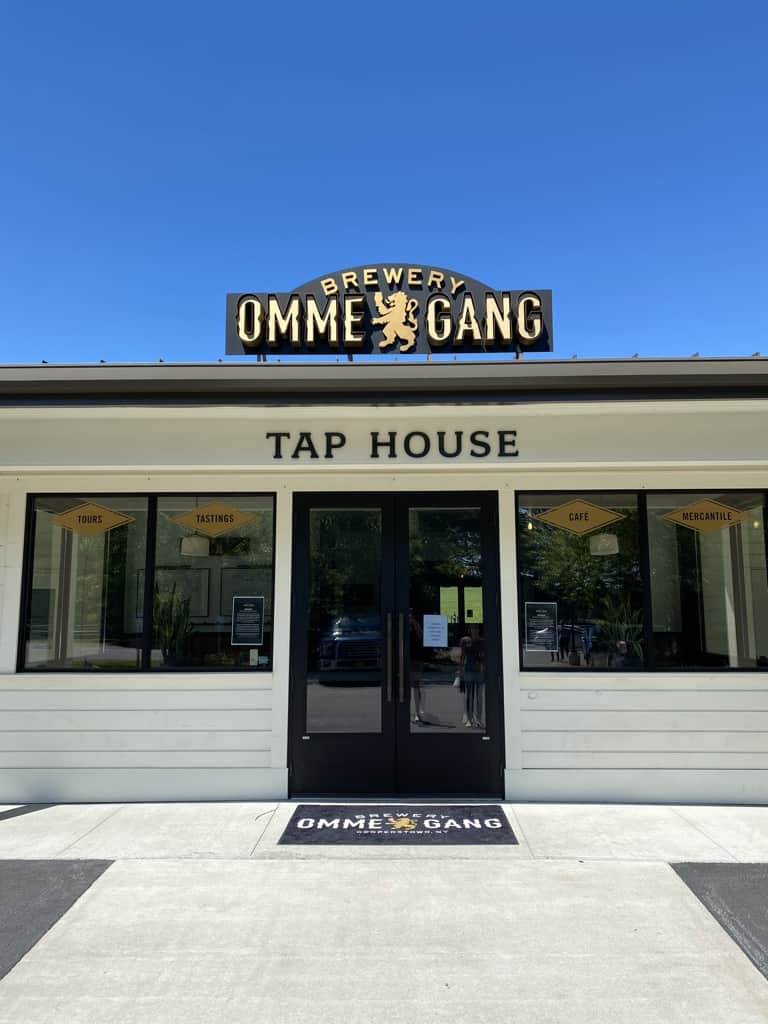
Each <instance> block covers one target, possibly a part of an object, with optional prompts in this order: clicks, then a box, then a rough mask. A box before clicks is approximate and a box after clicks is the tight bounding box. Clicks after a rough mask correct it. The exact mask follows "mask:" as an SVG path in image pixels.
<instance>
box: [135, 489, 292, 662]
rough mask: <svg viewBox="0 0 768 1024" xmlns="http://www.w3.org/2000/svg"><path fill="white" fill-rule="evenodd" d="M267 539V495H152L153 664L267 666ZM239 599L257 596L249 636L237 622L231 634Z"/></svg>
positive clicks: (269, 641)
mask: <svg viewBox="0 0 768 1024" xmlns="http://www.w3.org/2000/svg"><path fill="white" fill-rule="evenodd" d="M272 536H273V514H272V499H271V498H270V497H265V496H261V495H229V496H227V497H216V496H211V495H206V496H201V497H190V496H189V495H181V496H177V497H164V498H158V503H157V535H156V543H155V559H154V562H155V572H154V580H155V585H154V592H153V602H154V603H153V616H154V635H153V638H152V655H151V665H152V667H153V668H166V669H185V668H201V667H202V668H229V667H235V666H239V667H241V668H248V667H251V668H264V667H269V666H270V665H271V663H272ZM245 598H252V599H254V598H260V599H261V601H260V602H258V603H257V604H256V615H257V616H258V615H259V608H260V607H262V606H263V622H262V627H263V628H262V629H261V636H259V635H258V634H259V632H260V631H259V628H258V626H259V623H258V622H256V623H253V622H251V623H250V625H251V627H253V628H254V629H255V632H254V633H251V634H248V633H246V635H245V636H242V637H241V636H238V635H236V634H237V633H238V632H239V626H238V623H237V622H235V627H236V628H235V629H234V631H233V621H232V617H233V607H235V605H237V608H236V610H235V615H236V617H237V616H238V615H240V612H239V611H238V610H237V609H239V608H240V607H241V606H242V605H243V599H245ZM233 640H234V641H235V642H234V643H233ZM249 640H252V641H253V643H252V644H251V643H249V642H248V641H249ZM259 640H260V642H256V641H259Z"/></svg>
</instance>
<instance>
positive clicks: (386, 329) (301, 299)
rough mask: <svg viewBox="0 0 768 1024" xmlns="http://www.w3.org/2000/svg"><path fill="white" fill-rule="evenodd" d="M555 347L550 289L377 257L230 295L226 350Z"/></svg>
mask: <svg viewBox="0 0 768 1024" xmlns="http://www.w3.org/2000/svg"><path fill="white" fill-rule="evenodd" d="M551 350H552V292H551V291H549V290H547V289H524V290H518V291H506V290H505V291H498V290H496V289H494V288H491V287H490V286H489V285H486V284H483V283H482V282H480V281H476V280H475V279H474V278H471V277H466V276H465V275H463V274H458V273H456V272H455V271H451V270H444V269H441V268H438V267H428V266H422V265H413V264H408V263H392V264H373V265H369V266H361V267H353V268H352V269H350V270H341V271H338V272H337V273H335V274H329V275H328V276H327V277H318V278H316V279H315V280H314V281H308V282H307V283H306V284H303V285H300V286H299V287H297V288H294V289H293V290H292V291H290V292H278V293H272V292H235V293H232V294H230V295H228V296H227V327H226V351H227V354H229V355H244V354H245V355H257V356H258V355H261V356H263V355H268V354H276V355H334V354H335V355H338V354H340V353H344V354H354V353H369V354H370V353H382V354H390V353H398V354H399V353H409V352H413V353H429V352H442V353H445V354H454V353H460V352H465V353H471V352H495V353H497V354H506V353H513V354H514V353H517V352H521V351H537V352H548V351H551Z"/></svg>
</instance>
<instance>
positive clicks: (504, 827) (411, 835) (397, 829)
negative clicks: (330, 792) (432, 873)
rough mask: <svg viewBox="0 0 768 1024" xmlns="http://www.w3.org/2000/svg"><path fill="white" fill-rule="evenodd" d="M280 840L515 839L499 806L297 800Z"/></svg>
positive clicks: (406, 842)
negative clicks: (306, 802)
mask: <svg viewBox="0 0 768 1024" xmlns="http://www.w3.org/2000/svg"><path fill="white" fill-rule="evenodd" d="M279 842H280V843H300V844H314V843H320V844H327V843H338V844H339V845H352V844H357V845H362V846H366V845H368V846H370V845H374V844H382V843H388V844H390V845H395V846H458V845H464V844H468V843H479V844H481V845H485V844H489V843H510V844H514V845H517V838H516V836H515V833H514V832H513V831H512V829H511V828H510V825H509V822H508V821H507V816H506V815H505V814H504V811H503V810H502V809H501V807H499V805H498V804H469V805H465V804H440V805H439V806H434V805H427V804H409V803H402V804H386V805H383V804H299V806H298V807H297V808H296V810H295V811H294V812H293V816H292V817H291V820H290V821H289V822H288V824H287V826H286V828H285V831H284V832H283V834H282V836H281V837H280V839H279Z"/></svg>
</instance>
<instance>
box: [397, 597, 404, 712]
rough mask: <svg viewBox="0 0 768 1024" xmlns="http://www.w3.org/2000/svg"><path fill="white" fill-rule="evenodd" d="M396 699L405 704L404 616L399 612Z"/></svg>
mask: <svg viewBox="0 0 768 1024" xmlns="http://www.w3.org/2000/svg"><path fill="white" fill-rule="evenodd" d="M398 687H399V692H398V698H399V700H400V703H401V704H403V703H404V702H405V615H404V613H403V612H400V662H399V672H398Z"/></svg>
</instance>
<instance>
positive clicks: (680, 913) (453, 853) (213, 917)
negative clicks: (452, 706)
mask: <svg viewBox="0 0 768 1024" xmlns="http://www.w3.org/2000/svg"><path fill="white" fill-rule="evenodd" d="M382 802H384V801H382ZM411 803H413V802H411ZM351 806H352V808H354V805H351ZM294 807H295V805H294V804H291V803H280V804H255V803H250V804H243V803H238V804H152V805H149V804H143V805H90V806H89V805H79V806H52V807H47V808H45V809H41V810H37V811H31V812H30V813H19V814H17V815H16V816H15V817H3V814H2V811H3V810H11V809H10V808H0V902H2V887H3V885H4V884H5V885H6V887H7V886H13V885H14V884H18V883H14V877H19V874H18V873H19V867H18V865H16V864H14V862H18V861H24V862H26V861H38V862H40V861H43V862H47V863H46V864H45V865H43V866H42V867H41V868H40V870H43V869H44V872H46V873H47V874H44V875H43V876H40V877H45V878H48V877H49V876H51V877H52V876H55V874H56V872H57V871H59V872H61V871H64V870H65V869H67V867H68V865H70V864H71V863H72V861H78V862H83V863H84V868H83V870H86V866H88V865H93V867H92V868H90V867H89V868H88V869H89V870H91V872H92V875H93V878H95V881H93V882H92V884H91V885H90V888H87V889H86V890H85V891H84V893H82V888H83V884H84V883H83V882H82V880H81V881H80V882H78V885H79V888H78V889H77V890H76V891H74V892H73V895H72V897H71V901H70V902H71V906H70V909H68V910H66V908H64V910H63V912H62V916H60V917H59V919H58V920H57V921H56V923H54V924H53V926H52V927H51V928H50V930H49V931H47V932H46V933H45V934H42V937H41V938H40V939H39V941H37V943H36V944H35V945H33V946H32V948H30V949H29V951H28V952H26V955H23V956H22V958H21V959H20V960H19V962H18V963H16V966H15V967H13V968H12V969H11V970H10V972H9V973H8V974H7V975H6V977H5V978H4V979H3V980H2V981H0V1024H10V1022H11V1021H13V1022H14V1024H19V1022H23V1024H43V1022H46V1024H53V1022H56V1024H61V1022H64V1024H80V1022H83V1024H86V1022H87V1024H101V1022H104V1024H107V1022H109V1024H128V1022H130V1024H133V1022H137V1024H138V1022H142V1024H144V1022H158V1024H166V1022H167V1024H171V1022H173V1024H176V1022H182V1021H183V1022H185V1024H192V1022H207V1021H211V1022H213V1021H216V1022H225V1024H228V1022H233V1024H235V1022H240V1021H249V1022H253V1021H254V1020H260V1021H265V1022H268V1024H273V1022H274V1024H283V1022H285V1024H289V1022H290V1024H304V1022H307V1024H309V1022H310V1021H311V1022H313V1024H314V1022H318V1024H325V1022H326V1021H327V1022H330V1021H333V1022H334V1024H337V1022H347V1021H348V1022H354V1024H357V1022H361V1024H362V1022H365V1024H369V1022H371V1024H378V1022H380V1021H381V1022H384V1021H386V1022H387V1024H393V1022H400V1021H402V1022H409V1024H410V1022H414V1024H416V1022H419V1024H422V1022H426V1024H431V1022H438V1021H440V1022H443V1021H451V1022H462V1024H463V1022H464V1021H467V1022H473V1024H475V1022H477V1024H485V1022H487V1024H491V1022H494V1024H495V1022H502V1021H503V1022H505V1024H508V1022H516V1021H525V1022H530V1024H561V1022H562V1024H566V1022H568V1024H603V1022H605V1024H608V1022H610V1024H640V1022H642V1024H653V1022H659V1024H675V1022H678V1021H680V1022H683V1021H685V1022H686V1024H688V1022H689V1021H692V1020H693V1021H696V1022H697V1024H721V1022H722V1024H726V1022H727V1024H765V1022H766V1021H768V982H766V980H765V978H764V977H763V975H762V974H761V973H760V971H759V970H758V969H757V967H756V966H755V964H756V963H757V964H758V965H759V964H760V963H761V960H760V957H761V955H762V953H761V948H762V947H760V937H761V933H760V927H761V923H760V922H761V921H763V920H764V919H765V915H766V913H768V895H766V901H764V902H763V904H762V909H761V907H760V906H758V904H760V899H761V893H762V892H763V889H764V888H765V887H764V886H763V884H762V878H763V875H762V874H759V875H757V876H756V875H755V874H754V872H755V869H754V868H742V867H741V866H740V865H745V864H754V863H755V862H758V863H760V862H768V808H765V807H747V808H738V807H658V806H654V807H642V806H594V805H588V806H575V805H567V806H564V805H544V804H512V805H505V811H506V813H507V815H508V817H509V819H510V823H511V825H512V828H513V829H514V831H515V833H516V835H517V836H518V838H519V840H520V845H519V846H454V847H451V846H441V847H421V848H413V849H411V848H403V847H384V846H373V847H370V846H368V847H359V846H341V847H340V846H305V847H297V846H289V847H285V846H279V845H278V842H277V841H278V839H279V837H280V835H281V833H282V830H283V828H284V827H285V825H286V824H287V821H288V819H289V818H290V816H291V814H292V812H293V810H294ZM105 861H106V862H110V861H112V862H114V863H112V864H111V866H107V867H106V869H105V868H104V864H103V862H105ZM678 862H683V863H686V864H694V865H696V872H698V873H697V874H696V879H697V884H699V885H700V887H701V886H703V887H704V888H706V887H707V886H710V881H712V879H714V881H712V885H711V886H710V888H712V893H713V894H714V896H713V898H712V899H711V900H708V901H707V906H711V907H713V908H714V910H713V912H717V907H718V899H720V897H721V896H722V899H720V902H721V903H722V904H723V906H724V907H725V910H726V911H727V912H729V913H731V917H734V918H738V916H739V892H740V891H741V890H740V889H739V886H740V884H741V881H740V880H741V878H742V875H744V877H745V878H746V872H748V871H750V872H752V874H751V875H750V879H751V881H750V885H751V888H750V889H749V901H750V902H749V905H750V907H751V908H752V913H753V917H754V920H751V921H747V922H746V923H744V922H742V924H743V925H744V927H743V928H742V932H739V930H738V928H733V929H731V933H732V934H734V935H735V937H736V938H737V940H738V941H739V942H741V943H742V945H743V946H744V948H746V949H747V950H748V952H749V955H750V956H751V957H752V959H751V960H750V959H749V958H748V956H747V955H746V954H745V953H744V952H743V951H742V949H741V948H740V947H739V945H737V942H735V941H734V940H733V939H732V938H731V937H730V936H729V934H727V933H726V931H725V930H724V928H723V927H721V925H720V924H719V923H718V921H717V920H716V919H715V917H713V916H712V914H711V913H710V912H709V910H708V909H706V907H705V906H704V904H703V903H702V902H700V901H699V899H698V898H697V897H696V895H694V892H693V891H692V890H691V889H690V888H688V886H687V885H686V884H685V882H684V881H683V880H682V878H681V877H680V875H679V874H678V873H677V871H676V870H674V869H673V868H672V867H670V863H678ZM57 864H60V867H58V868H57ZM4 865H5V870H4ZM707 865H717V866H718V868H717V870H718V871H720V872H726V874H727V880H728V885H729V886H730V888H729V889H728V891H727V893H726V890H719V889H717V884H718V883H717V877H719V876H717V874H716V871H715V868H712V869H709V868H708V867H707ZM32 867H33V866H31V867H30V870H32ZM34 870H35V871H38V868H37V866H34ZM760 870H762V869H760ZM14 872H15V873H16V874H15V876H14ZM708 872H710V873H709V874H708ZM712 872H715V874H712ZM51 873H52V874H51ZM681 873H683V874H684V873H685V872H682V871H681ZM80 875H82V872H80ZM47 884H48V883H46V885H47ZM745 884H746V883H745ZM62 885H64V882H62V883H61V885H59V890H60V889H61V886H62ZM756 886H757V887H756ZM45 888H46V886H45V885H42V884H40V883H38V887H37V889H36V890H35V891H34V892H30V894H29V899H28V904H29V906H30V908H31V907H32V905H33V903H34V904H35V906H36V907H37V905H38V904H40V903H44V902H45V899H46V892H45ZM6 891H8V890H7V889H6ZM697 891H698V890H697ZM744 891H746V890H744ZM734 892H735V893H736V895H735V896H734ZM81 893H82V895H81ZM723 893H726V895H723ZM60 896H61V893H60V892H59V898H60ZM729 900H730V903H729V902H728V901H729ZM734 901H735V902H734ZM23 905H24V904H23V901H21V906H22V907H23ZM14 906H15V907H17V909H16V911H15V913H17V914H18V913H20V911H19V910H18V906H19V900H18V899H17V900H16V902H15V904H14ZM734 906H735V907H736V909H735V910H734V909H733V908H734ZM38 909H39V908H38ZM44 909H45V908H43V910H44ZM761 915H762V916H761ZM742 916H743V915H742ZM42 917H44V914H42ZM721 919H724V918H723V917H721ZM737 923H738V922H737ZM726 926H728V922H727V921H726ZM750 929H751V931H750ZM8 931H10V932H11V938H10V939H9V938H8V936H7V934H6V933H4V932H2V931H0V947H2V944H3V943H4V942H6V943H7V942H9V941H12V939H13V928H12V927H10V925H8V923H7V927H6V932H8ZM16 931H17V932H19V931H20V928H17V929H16ZM743 935H746V939H744V938H743ZM22 952H23V951H22Z"/></svg>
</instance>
